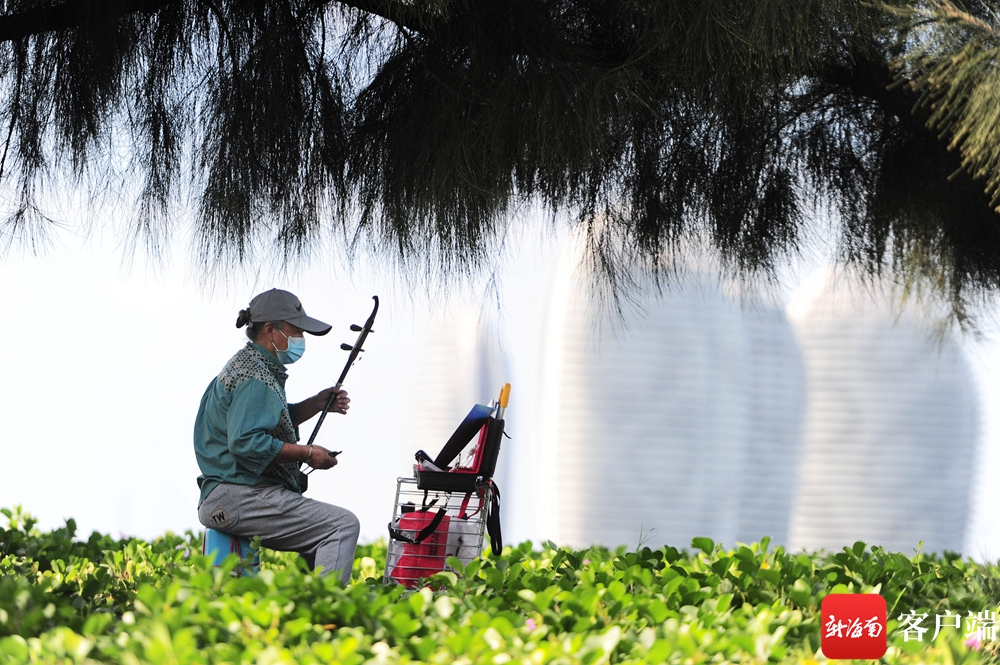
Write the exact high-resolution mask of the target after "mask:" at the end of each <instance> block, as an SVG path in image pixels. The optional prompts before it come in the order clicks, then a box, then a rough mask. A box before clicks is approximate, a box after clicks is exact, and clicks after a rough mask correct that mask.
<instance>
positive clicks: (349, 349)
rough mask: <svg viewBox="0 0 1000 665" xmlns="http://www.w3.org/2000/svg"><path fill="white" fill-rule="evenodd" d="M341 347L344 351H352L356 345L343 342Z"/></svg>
mask: <svg viewBox="0 0 1000 665" xmlns="http://www.w3.org/2000/svg"><path fill="white" fill-rule="evenodd" d="M340 348H342V349H343V350H344V351H351V350H353V349H354V347H353V346H351V345H350V344H341V345H340Z"/></svg>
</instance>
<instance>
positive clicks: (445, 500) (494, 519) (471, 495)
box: [385, 383, 510, 587]
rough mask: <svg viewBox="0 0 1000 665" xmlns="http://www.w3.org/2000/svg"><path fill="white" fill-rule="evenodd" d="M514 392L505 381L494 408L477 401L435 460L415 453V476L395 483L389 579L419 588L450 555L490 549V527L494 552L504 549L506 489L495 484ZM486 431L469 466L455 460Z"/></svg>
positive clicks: (466, 558)
mask: <svg viewBox="0 0 1000 665" xmlns="http://www.w3.org/2000/svg"><path fill="white" fill-rule="evenodd" d="M509 395H510V384H509V383H508V384H505V385H504V388H503V390H502V391H501V393H500V399H499V400H498V401H497V402H496V404H495V406H494V405H491V406H483V405H478V404H477V405H476V406H475V407H474V408H473V409H472V411H471V412H470V413H469V415H468V416H467V417H466V418H465V420H464V421H462V424H461V425H459V427H458V429H457V430H455V433H454V434H453V435H452V436H451V438H450V439H448V442H447V443H445V445H444V448H442V450H441V452H440V453H439V454H438V456H437V457H436V458H434V460H431V459H430V457H429V456H428V455H427V454H426V453H424V452H423V451H419V452H418V453H417V455H416V458H417V464H415V465H414V467H413V472H414V473H413V475H414V477H413V478H398V479H397V480H396V500H395V504H394V507H393V514H392V522H390V523H389V550H388V553H387V555H386V567H385V570H386V573H385V580H386V581H387V582H388V581H395V582H399V583H400V584H403V585H405V586H407V587H414V586H416V585H418V584H419V583H420V580H422V579H424V578H426V577H429V576H431V575H433V574H434V573H438V572H441V571H442V570H446V569H447V568H448V561H447V560H448V557H455V558H457V559H459V560H460V561H461V562H462V563H463V564H468V563H469V562H470V561H472V560H473V559H475V558H476V557H478V556H479V555H480V554H481V553H482V551H483V536H484V534H485V533H486V532H487V531H488V532H489V534H490V539H491V545H492V548H493V552H494V554H499V553H500V551H501V550H502V549H503V543H502V540H501V534H500V491H499V489H498V488H497V486H496V484H495V483H494V482H493V473H494V471H495V470H496V463H497V457H498V455H499V453H500V442H501V440H502V438H503V428H504V420H503V417H504V412H505V411H506V407H507V400H508V397H509ZM477 432H478V433H479V438H478V440H477V441H476V445H475V448H474V449H473V451H472V458H471V461H470V463H468V464H467V465H466V466H461V465H456V466H455V467H449V465H450V464H451V463H452V462H453V461H454V460H455V459H456V458H458V457H459V455H460V454H461V452H462V450H463V449H465V447H466V446H467V445H468V443H469V442H470V441H471V439H472V437H474V436H475V434H476V433H477Z"/></svg>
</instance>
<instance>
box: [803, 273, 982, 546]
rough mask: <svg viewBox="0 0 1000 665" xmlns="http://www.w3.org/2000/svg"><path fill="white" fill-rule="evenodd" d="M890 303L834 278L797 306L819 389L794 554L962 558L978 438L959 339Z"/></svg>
mask: <svg viewBox="0 0 1000 665" xmlns="http://www.w3.org/2000/svg"><path fill="white" fill-rule="evenodd" d="M887 302H889V301H888V299H887V298H885V297H879V296H877V295H876V296H875V297H873V296H872V294H871V293H870V291H867V290H864V289H862V288H861V287H860V286H859V284H858V283H857V282H854V281H851V280H848V279H846V278H843V277H840V278H838V277H837V276H836V273H834V272H833V271H829V270H827V271H821V272H820V273H818V274H816V275H814V277H813V278H812V279H811V280H810V281H809V282H807V283H806V284H805V285H804V286H803V287H802V288H801V289H800V290H799V292H797V293H796V295H795V297H793V300H792V302H791V303H790V304H789V307H788V314H789V319H790V320H791V321H792V323H793V326H794V328H795V331H796V335H797V337H798V339H799V344H800V347H801V349H802V352H803V356H804V358H805V365H806V370H807V376H808V382H809V404H808V407H807V417H806V427H805V431H804V438H803V453H802V462H801V466H800V468H799V472H798V476H799V485H798V489H797V496H796V500H795V508H794V510H793V513H792V521H791V527H790V534H789V545H790V546H791V547H793V548H796V549H809V550H813V549H820V548H825V549H834V550H839V549H840V548H842V547H844V546H849V545H851V544H852V543H854V542H855V541H857V540H862V541H865V542H867V543H869V544H877V545H883V546H885V547H886V548H888V549H891V550H896V551H902V552H909V551H912V550H913V548H916V547H917V546H918V543H919V542H920V541H923V542H924V544H923V549H924V550H925V551H937V552H940V551H942V550H954V551H960V550H961V548H962V544H963V535H964V531H965V524H966V521H967V516H968V512H969V501H970V491H971V485H972V478H973V473H972V472H973V464H974V460H975V450H976V437H977V401H976V392H975V387H974V384H973V381H972V377H971V375H970V372H969V370H968V368H967V367H966V365H965V362H964V360H963V358H962V356H961V353H960V350H959V348H958V346H957V344H955V342H954V341H953V340H951V339H947V338H945V339H943V340H942V339H936V338H934V337H933V336H932V334H931V333H932V331H931V329H930V326H929V325H928V324H926V323H921V321H920V320H919V317H918V316H917V315H916V314H914V313H913V312H909V311H905V312H903V313H902V314H901V315H900V314H898V313H895V314H894V313H893V312H890V311H889V309H888V307H887V305H886V303H887ZM897 319H898V320H897Z"/></svg>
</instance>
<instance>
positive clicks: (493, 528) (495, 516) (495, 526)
mask: <svg viewBox="0 0 1000 665" xmlns="http://www.w3.org/2000/svg"><path fill="white" fill-rule="evenodd" d="M490 486H491V487H492V489H493V491H492V492H490V504H489V506H487V508H486V531H487V533H489V534H490V546H491V547H492V548H493V554H494V555H495V556H500V553H501V552H503V534H501V533H500V488H499V487H497V484H496V483H494V482H493V481H490Z"/></svg>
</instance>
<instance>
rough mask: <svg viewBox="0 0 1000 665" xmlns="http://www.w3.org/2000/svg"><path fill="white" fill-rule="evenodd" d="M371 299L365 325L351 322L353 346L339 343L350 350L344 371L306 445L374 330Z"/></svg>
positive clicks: (313, 437)
mask: <svg viewBox="0 0 1000 665" xmlns="http://www.w3.org/2000/svg"><path fill="white" fill-rule="evenodd" d="M372 300H374V301H375V308H374V309H373V310H372V313H371V316H369V317H368V320H367V321H365V325H363V326H359V325H357V324H351V330H352V331H354V332H357V333H358V339H357V341H356V342H354V345H353V346H352V345H350V344H341V345H340V348H342V349H343V350H344V351H350V352H351V355H349V356H348V357H347V364H346V365H344V371H343V372H341V373H340V378H339V379H337V384H336V385H335V386H334V388H336V389H337V390H338V392H335V393H333V394H332V395H330V398H329V399H328V400H326V406H324V407H323V411H322V412H321V413H320V414H319V420H318V421H316V427H315V428H313V432H312V435H310V436H309V442H308V443H306V445H307V446H309V445H312V443H313V441H315V440H316V435H317V434H318V433H319V428H320V426H321V425H322V424H323V421H324V420H326V414H327V413H328V412H329V411H330V408H331V407H332V406H333V403H334V402H335V401H336V399H337V395H338V394H339V390H340V387H341V386H342V385H344V379H346V378H347V372H348V371H349V370H350V369H351V365H353V364H354V361H355V360H357V359H358V354H360V353H361V352H362V351H364V348H362V345H363V344H364V343H365V340H366V339H367V338H368V334H369V333H372V332H375V331H374V330H372V324H373V323H375V315H376V314H378V296H372ZM312 471H313V469H309V471H307V472H306V473H307V474H308V473H312Z"/></svg>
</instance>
